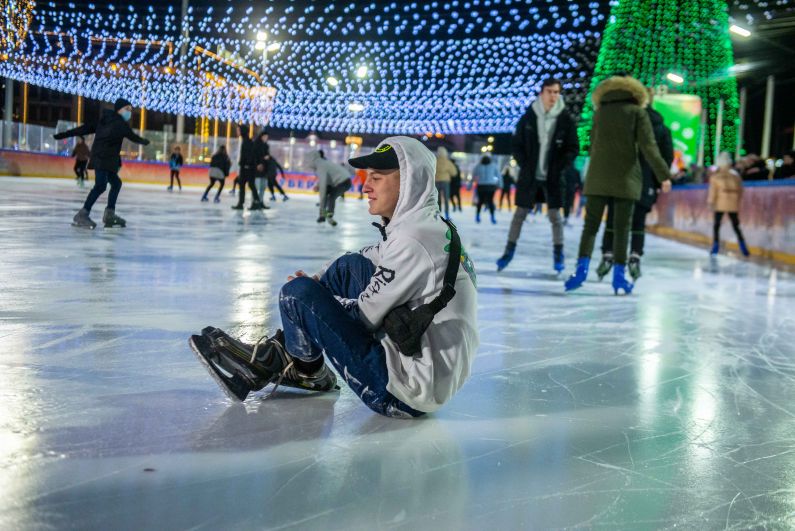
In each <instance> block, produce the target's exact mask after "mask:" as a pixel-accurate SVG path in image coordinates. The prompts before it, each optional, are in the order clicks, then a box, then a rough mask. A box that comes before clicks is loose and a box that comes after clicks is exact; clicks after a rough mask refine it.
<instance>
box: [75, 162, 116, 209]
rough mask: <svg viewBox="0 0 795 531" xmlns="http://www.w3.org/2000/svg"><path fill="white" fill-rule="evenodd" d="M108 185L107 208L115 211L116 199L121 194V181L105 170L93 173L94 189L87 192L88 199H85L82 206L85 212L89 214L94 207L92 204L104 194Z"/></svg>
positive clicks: (113, 173)
mask: <svg viewBox="0 0 795 531" xmlns="http://www.w3.org/2000/svg"><path fill="white" fill-rule="evenodd" d="M108 184H110V194H108V208H109V209H111V210H115V209H116V199H117V198H118V197H119V192H121V179H120V178H119V175H118V174H117V173H116V172H112V171H107V170H96V171H94V187H93V188H92V189H91V191H90V192H88V197H86V202H85V203H84V204H83V208H84V209H85V210H86V212H91V207H93V206H94V203H96V202H97V199H99V196H101V195H102V194H103V193H105V190H107V189H108Z"/></svg>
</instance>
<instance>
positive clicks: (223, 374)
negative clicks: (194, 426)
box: [188, 335, 264, 402]
mask: <svg viewBox="0 0 795 531" xmlns="http://www.w3.org/2000/svg"><path fill="white" fill-rule="evenodd" d="M188 344H189V345H190V348H191V349H192V350H193V352H194V353H195V354H196V357H197V358H198V359H199V361H200V362H201V363H202V365H204V366H205V367H206V368H207V371H208V372H209V373H210V376H212V377H213V380H215V382H216V383H217V384H218V387H220V388H221V390H222V391H223V392H224V393H225V394H226V396H228V397H229V398H230V399H231V400H239V401H241V402H242V401H243V400H245V399H246V397H247V396H248V394H249V392H251V391H255V390H259V389H262V387H264V385H262V384H261V382H260V378H259V376H258V375H257V374H256V373H254V371H252V370H251V369H250V368H249V367H246V364H245V363H242V362H239V361H237V360H236V359H235V358H234V357H233V356H229V355H224V354H223V353H220V352H218V351H217V350H215V348H214V347H213V344H212V342H211V341H210V339H209V338H207V337H205V336H197V335H193V336H190V339H189V340H188Z"/></svg>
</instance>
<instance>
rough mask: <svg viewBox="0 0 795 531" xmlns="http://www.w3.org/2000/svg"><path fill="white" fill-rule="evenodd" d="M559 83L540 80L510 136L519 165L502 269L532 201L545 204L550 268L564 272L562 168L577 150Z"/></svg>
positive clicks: (574, 132)
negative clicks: (535, 95)
mask: <svg viewBox="0 0 795 531" xmlns="http://www.w3.org/2000/svg"><path fill="white" fill-rule="evenodd" d="M562 88H563V84H562V83H561V82H560V81H559V80H557V79H553V78H549V79H546V80H544V82H543V83H542V84H541V93H540V94H539V96H538V99H536V100H535V101H534V102H533V103H532V104H531V105H530V107H528V108H527V111H526V112H525V114H524V116H522V118H521V119H520V120H519V123H518V124H517V125H516V131H515V132H514V134H513V158H514V159H515V160H516V162H517V163H518V164H519V178H518V179H517V181H516V197H515V202H516V212H514V215H513V220H512V221H511V228H510V230H509V231H508V243H507V245H506V246H505V252H504V253H503V255H502V256H501V257H500V258H499V259H498V260H497V271H502V270H503V269H505V268H506V267H507V266H508V264H509V263H510V262H511V260H512V259H513V255H514V252H515V251H516V242H517V241H518V240H519V235H520V234H521V231H522V224H523V223H524V221H525V219H526V218H527V214H528V213H529V212H530V211H531V210H532V209H533V207H534V206H535V205H536V203H546V204H547V214H548V216H549V221H550V223H551V224H552V244H553V250H554V252H553V256H554V268H555V270H556V271H558V272H560V271H563V268H564V263H563V216H562V215H561V213H560V209H561V208H562V207H563V203H564V199H565V196H566V183H565V179H564V178H563V170H564V169H565V168H566V167H567V166H569V165H570V164H571V163H572V162H574V158H575V157H576V156H577V153H578V152H579V150H580V144H579V141H578V140H577V127H576V124H575V123H574V120H573V119H572V118H571V116H570V115H569V114H568V113H567V112H566V111H565V107H566V105H565V104H564V102H563V99H562V98H561V97H560V92H561V89H562Z"/></svg>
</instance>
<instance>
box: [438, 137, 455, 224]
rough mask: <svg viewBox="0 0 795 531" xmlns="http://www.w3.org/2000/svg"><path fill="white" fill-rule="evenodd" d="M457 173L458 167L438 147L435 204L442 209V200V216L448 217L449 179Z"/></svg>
mask: <svg viewBox="0 0 795 531" xmlns="http://www.w3.org/2000/svg"><path fill="white" fill-rule="evenodd" d="M456 174H458V169H457V168H456V167H455V164H453V161H452V160H450V156H449V155H448V154H447V150H446V149H445V148H443V147H440V148H439V149H437V150H436V190H437V192H439V199H438V200H437V204H438V205H439V210H441V209H442V200H444V217H445V218H447V219H449V218H450V180H451V179H452V178H453V177H455V176H456Z"/></svg>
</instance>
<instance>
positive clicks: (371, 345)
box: [190, 136, 479, 418]
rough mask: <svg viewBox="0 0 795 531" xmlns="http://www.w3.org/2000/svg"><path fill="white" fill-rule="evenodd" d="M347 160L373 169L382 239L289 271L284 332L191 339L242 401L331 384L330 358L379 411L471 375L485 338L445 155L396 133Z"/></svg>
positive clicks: (409, 410) (423, 405) (422, 402)
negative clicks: (446, 193)
mask: <svg viewBox="0 0 795 531" xmlns="http://www.w3.org/2000/svg"><path fill="white" fill-rule="evenodd" d="M348 162H349V163H350V164H351V166H353V167H354V168H362V169H366V171H367V179H366V181H365V184H364V192H365V193H366V194H367V196H368V205H369V213H370V214H372V215H374V216H378V217H379V219H380V220H381V222H382V224H378V223H374V225H376V226H377V227H378V229H379V231H380V233H381V234H380V237H379V241H378V242H377V243H376V244H375V245H371V246H368V247H365V248H363V249H361V250H360V251H359V252H358V253H348V254H344V255H342V256H340V257H339V258H337V259H336V260H334V261H332V262H330V263H329V264H328V265H327V266H326V267H324V268H323V269H322V270H321V271H319V272H318V273H316V274H315V275H307V274H305V273H304V272H303V271H297V272H296V273H295V274H294V275H293V276H291V277H289V278H288V282H287V283H286V284H285V285H284V286H282V288H281V292H280V294H279V309H280V312H281V318H282V325H283V327H284V330H283V331H282V330H278V331H276V333H275V334H274V335H272V336H271V337H270V338H263V339H261V340H260V341H259V342H257V344H256V345H247V344H245V343H242V342H241V341H239V340H236V339H234V338H231V337H230V336H228V335H226V334H224V333H223V332H222V331H220V330H218V329H217V328H213V327H207V328H205V329H204V330H203V331H202V334H201V335H194V336H192V337H191V338H190V343H191V347H192V348H193V350H194V351H195V352H196V354H197V356H198V357H199V360H200V361H201V362H202V364H203V365H204V366H205V367H206V368H207V369H208V370H209V372H210V374H211V376H212V377H213V378H214V379H215V380H216V382H217V383H218V384H219V385H220V387H221V389H222V390H223V391H224V392H225V393H226V394H227V396H229V397H230V398H232V399H233V400H244V399H245V398H246V396H248V394H249V393H250V392H251V391H256V390H259V389H262V388H264V387H265V386H266V385H268V384H269V383H271V382H272V381H275V382H276V383H277V385H287V386H290V387H300V388H304V389H312V390H315V391H332V390H333V389H335V384H336V376H335V375H334V373H333V372H332V371H331V369H330V368H329V367H328V365H327V363H328V364H331V365H333V366H334V368H335V369H336V371H337V373H338V374H339V375H340V377H342V378H343V379H344V380H345V382H346V383H347V384H348V386H349V387H350V388H351V390H352V391H353V392H354V393H356V395H357V396H358V397H359V398H360V400H361V401H362V402H363V403H364V404H365V405H366V406H367V407H368V408H370V409H371V410H372V411H375V412H376V413H379V414H381V415H384V416H387V417H393V418H411V417H418V416H421V415H423V414H425V413H431V412H433V411H436V410H438V409H439V408H440V407H442V405H443V404H445V403H446V402H448V401H449V400H450V399H451V398H452V397H453V396H454V395H455V394H456V392H458V390H459V389H460V388H461V386H462V385H464V383H465V382H466V380H467V378H468V377H469V374H470V371H471V368H472V362H473V360H474V358H475V353H476V351H477V348H478V342H479V340H478V326H477V289H476V276H475V270H474V266H473V265H472V262H471V260H469V257H468V256H467V254H466V252H465V251H464V249H463V247H462V245H461V238H459V236H458V231H457V230H456V229H455V226H453V225H452V224H451V223H449V222H448V221H446V220H445V219H444V218H443V217H442V215H441V213H440V212H439V207H438V205H437V202H436V200H437V195H436V194H437V192H436V186H435V182H434V176H435V167H436V159H435V158H434V156H433V154H432V153H431V152H430V151H429V150H428V148H426V147H425V146H423V145H422V143H421V142H420V141H418V140H416V139H413V138H408V137H405V136H396V137H390V138H387V139H385V140H383V141H382V142H381V143H380V144H379V146H378V147H377V148H376V150H375V151H374V152H373V153H370V154H367V155H364V156H361V157H356V158H353V159H350V160H349V161H348ZM403 325H405V328H404V326H403ZM406 330H408V334H404V332H406Z"/></svg>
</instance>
